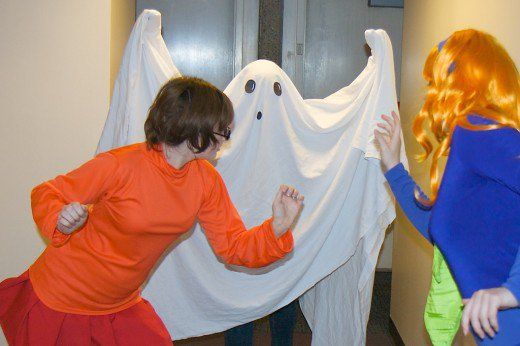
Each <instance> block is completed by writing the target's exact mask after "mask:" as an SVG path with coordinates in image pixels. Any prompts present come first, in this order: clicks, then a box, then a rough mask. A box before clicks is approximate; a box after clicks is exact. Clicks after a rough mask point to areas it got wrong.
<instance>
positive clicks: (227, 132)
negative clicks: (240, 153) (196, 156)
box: [213, 126, 231, 141]
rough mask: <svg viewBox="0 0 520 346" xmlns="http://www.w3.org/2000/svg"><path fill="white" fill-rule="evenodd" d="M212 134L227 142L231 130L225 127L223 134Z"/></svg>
mask: <svg viewBox="0 0 520 346" xmlns="http://www.w3.org/2000/svg"><path fill="white" fill-rule="evenodd" d="M213 134H215V135H219V136H220V137H223V138H224V139H225V140H226V141H229V139H230V138H231V129H230V128H229V126H228V127H226V130H225V131H224V133H219V132H213Z"/></svg>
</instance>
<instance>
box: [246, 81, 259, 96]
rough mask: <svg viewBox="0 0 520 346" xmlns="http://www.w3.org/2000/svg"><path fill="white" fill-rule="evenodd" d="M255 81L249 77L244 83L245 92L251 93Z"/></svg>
mask: <svg viewBox="0 0 520 346" xmlns="http://www.w3.org/2000/svg"><path fill="white" fill-rule="evenodd" d="M255 88H256V83H255V81H254V80H252V79H250V80H248V81H247V83H246V87H245V89H246V93H248V94H251V93H252V92H253V91H255Z"/></svg>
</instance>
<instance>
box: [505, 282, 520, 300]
mask: <svg viewBox="0 0 520 346" xmlns="http://www.w3.org/2000/svg"><path fill="white" fill-rule="evenodd" d="M502 287H505V288H507V289H508V290H509V291H510V292H511V293H512V294H513V295H514V296H515V298H516V301H517V302H518V304H519V306H520V285H515V284H514V283H512V282H506V283H505V284H503V285H502Z"/></svg>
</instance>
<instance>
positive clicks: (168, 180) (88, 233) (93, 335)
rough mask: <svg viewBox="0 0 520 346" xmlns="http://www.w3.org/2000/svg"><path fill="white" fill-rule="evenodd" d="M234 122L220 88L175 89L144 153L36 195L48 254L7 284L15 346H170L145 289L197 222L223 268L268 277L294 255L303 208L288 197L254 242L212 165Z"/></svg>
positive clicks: (108, 158) (110, 155) (284, 192)
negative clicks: (273, 266)
mask: <svg viewBox="0 0 520 346" xmlns="http://www.w3.org/2000/svg"><path fill="white" fill-rule="evenodd" d="M232 121H233V108H232V105H231V102H230V100H229V99H228V98H227V96H226V95H224V94H223V93H222V92H221V91H219V90H218V89H217V88H215V87H214V86H212V85H211V84H209V83H207V82H204V81H202V80H200V79H197V78H187V77H182V78H176V79H173V80H171V81H169V82H168V83H166V84H165V85H164V86H163V87H162V89H161V90H160V91H159V93H158V95H157V97H156V99H155V101H154V103H153V105H152V107H151V108H150V111H149V115H148V118H147V120H146V123H145V133H146V142H145V143H138V144H134V145H130V146H126V147H122V148H119V149H115V150H112V151H110V152H107V153H103V154H100V155H98V156H97V157H96V158H94V159H93V160H91V161H89V162H87V163H85V164H84V165H82V166H81V167H79V168H78V169H76V170H74V171H72V172H70V173H68V174H65V175H60V176H58V177H56V178H55V179H53V180H50V181H48V182H45V183H43V184H41V185H39V186H37V187H35V188H34V189H33V191H32V194H31V201H32V211H33V217H34V220H35V222H36V224H37V226H38V228H39V229H40V231H41V233H42V234H43V235H44V236H45V237H46V238H47V239H49V242H50V243H49V245H48V246H47V248H46V249H45V251H44V252H43V253H42V254H41V256H40V257H39V258H38V259H37V260H36V262H35V263H34V264H33V265H32V266H31V267H30V268H29V270H28V271H27V272H25V273H24V274H22V275H21V276H19V277H17V278H10V279H7V280H5V281H3V282H2V283H0V323H1V325H2V328H3V330H4V333H5V336H6V338H7V340H8V342H9V343H10V344H13V345H26V344H38V345H54V344H62V345H65V344H67V345H68V344H74V345H90V344H102V345H116V344H119V345H121V344H122V345H145V344H146V345H162V344H164V345H171V337H170V335H169V334H168V331H167V330H166V328H165V326H164V324H163V323H162V322H161V320H160V318H159V317H158V316H157V314H156V313H155V311H154V310H153V308H152V307H151V305H150V304H149V303H148V302H147V301H146V300H144V299H143V298H141V296H140V287H141V285H142V284H143V282H144V281H145V280H146V278H147V277H148V275H149V273H150V271H151V269H152V268H153V267H154V265H155V264H156V262H157V261H158V259H159V258H160V257H161V255H162V254H163V253H164V251H165V250H166V249H167V248H168V247H169V246H170V245H171V244H172V243H173V242H174V241H175V240H176V239H177V238H178V237H179V236H181V235H182V234H184V233H186V232H188V231H189V230H190V229H191V227H192V226H193V224H194V223H195V221H196V220H197V221H198V222H200V224H201V226H202V228H203V229H204V231H205V234H206V236H207V238H208V241H209V243H210V244H211V246H212V247H213V249H214V251H215V253H216V255H217V256H218V257H219V258H220V259H221V260H222V261H225V262H226V263H230V264H235V265H242V266H247V267H261V266H265V265H268V264H270V263H272V262H274V261H276V260H278V259H280V258H282V257H284V256H285V255H286V254H287V253H289V252H290V251H291V250H292V247H293V238H292V235H291V232H290V231H289V227H290V226H291V224H292V223H293V222H294V220H295V218H296V215H297V214H298V212H299V211H300V209H301V206H302V201H303V196H301V195H300V194H299V193H298V191H297V190H295V189H294V188H291V187H288V186H285V185H282V186H281V187H280V188H279V190H278V192H277V194H276V197H275V199H274V202H273V215H272V218H270V219H268V220H266V221H265V222H264V223H262V224H261V225H259V226H256V227H253V228H252V229H250V230H247V229H246V228H245V226H244V224H243V222H242V220H241V218H240V216H239V215H238V213H237V210H236V209H235V207H234V206H233V203H232V202H231V200H230V198H229V195H228V193H227V190H226V186H225V185H224V182H223V180H222V178H221V177H220V175H219V174H218V172H217V171H216V170H215V168H214V167H213V166H212V165H211V164H210V163H208V161H206V160H209V159H213V158H214V157H215V155H216V153H217V151H218V150H219V148H220V146H221V144H222V142H223V141H224V140H228V139H229V137H230V132H231V130H230V126H231V124H232ZM179 313H182V312H179Z"/></svg>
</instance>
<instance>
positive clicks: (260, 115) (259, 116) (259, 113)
mask: <svg viewBox="0 0 520 346" xmlns="http://www.w3.org/2000/svg"><path fill="white" fill-rule="evenodd" d="M256 118H257V119H258V120H260V119H262V112H258V113H256Z"/></svg>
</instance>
